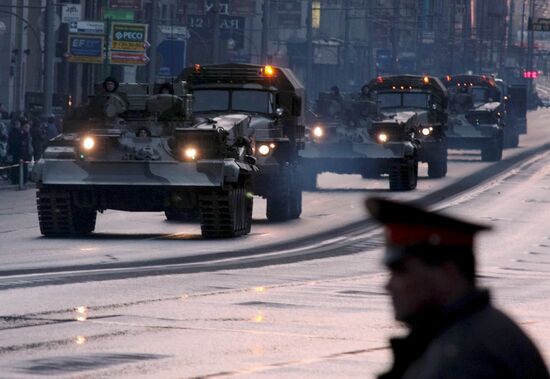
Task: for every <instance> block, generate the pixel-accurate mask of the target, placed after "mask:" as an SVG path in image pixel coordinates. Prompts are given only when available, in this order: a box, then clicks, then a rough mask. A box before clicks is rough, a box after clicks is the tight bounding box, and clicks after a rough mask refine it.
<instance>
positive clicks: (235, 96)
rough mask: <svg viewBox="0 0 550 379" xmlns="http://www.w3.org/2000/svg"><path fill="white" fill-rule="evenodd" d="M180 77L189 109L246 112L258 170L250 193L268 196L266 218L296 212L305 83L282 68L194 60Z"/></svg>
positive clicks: (210, 113)
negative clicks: (191, 104) (188, 95)
mask: <svg viewBox="0 0 550 379" xmlns="http://www.w3.org/2000/svg"><path fill="white" fill-rule="evenodd" d="M179 78H180V80H185V81H186V82H187V83H188V84H189V89H190V92H191V93H192V94H193V97H194V114H195V115H196V116H197V117H199V118H202V119H204V120H207V119H210V118H212V117H220V116H223V115H226V114H232V113H241V114H246V115H248V116H249V117H250V127H251V128H252V130H253V135H252V136H251V142H252V149H253V152H254V156H255V158H256V159H257V163H256V164H257V166H258V168H259V173H258V175H255V176H254V177H253V178H252V190H253V192H254V194H255V195H259V196H262V197H264V198H265V199H266V200H267V212H266V213H267V219H268V220H269V221H275V222H276V221H286V220H290V219H296V218H298V217H300V214H301V212H302V189H301V187H300V183H299V159H298V151H299V150H300V149H302V148H303V145H304V131H305V127H304V122H303V113H304V112H303V101H302V99H303V96H304V87H303V85H302V84H301V83H300V81H299V80H298V79H297V78H296V76H295V75H294V73H293V72H292V71H291V70H290V69H287V68H282V67H274V66H261V65H254V64H235V63H231V64H219V65H204V66H201V65H195V66H194V67H189V68H187V69H185V70H184V71H183V72H182V73H181V75H180V77H179Z"/></svg>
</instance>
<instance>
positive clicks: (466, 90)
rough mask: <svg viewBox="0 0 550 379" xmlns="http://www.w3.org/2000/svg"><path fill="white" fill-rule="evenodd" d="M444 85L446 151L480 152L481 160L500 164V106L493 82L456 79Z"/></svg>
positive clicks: (448, 79) (485, 78)
mask: <svg viewBox="0 0 550 379" xmlns="http://www.w3.org/2000/svg"><path fill="white" fill-rule="evenodd" d="M444 83H445V85H446V86H447V90H448V91H449V126H448V128H447V130H446V132H445V134H446V136H447V142H448V146H449V148H453V149H461V150H481V160H483V161H499V160H501V159H502V148H503V140H504V135H503V114H504V106H503V104H502V103H501V102H500V100H499V99H500V98H501V94H500V91H499V89H498V87H497V86H496V83H495V81H494V79H493V78H491V77H488V76H485V75H456V76H452V77H451V76H447V77H445V78H444Z"/></svg>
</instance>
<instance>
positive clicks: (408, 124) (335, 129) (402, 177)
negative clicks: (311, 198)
mask: <svg viewBox="0 0 550 379" xmlns="http://www.w3.org/2000/svg"><path fill="white" fill-rule="evenodd" d="M376 85H377V83H376V82H371V83H370V84H368V85H367V86H365V87H363V93H362V94H361V96H359V97H349V96H343V98H342V99H341V100H338V103H339V104H338V106H336V105H334V104H330V102H334V101H335V99H331V98H329V97H327V96H324V95H321V96H320V98H319V100H318V106H317V110H318V113H315V115H314V117H312V119H311V120H310V122H309V125H308V127H307V131H308V133H307V142H306V148H305V150H304V151H303V152H301V156H302V162H303V171H304V173H303V186H304V188H305V189H309V190H313V189H315V188H316V185H317V175H318V174H319V173H322V172H335V173H339V174H361V175H362V176H363V177H364V178H372V177H378V176H380V175H381V174H386V173H387V174H389V184H390V189H391V190H400V191H402V190H412V189H414V188H416V183H417V177H418V151H419V146H420V145H419V142H418V141H417V140H416V138H415V137H414V135H415V133H416V128H417V127H418V123H419V118H418V115H417V114H416V113H415V112H411V111H403V112H399V113H395V112H388V113H387V114H386V113H384V112H380V111H379V109H378V107H377V101H378V100H377V93H376V91H375V90H374V88H375V87H376ZM371 88H373V89H372V90H371ZM331 109H336V110H337V112H332V111H331Z"/></svg>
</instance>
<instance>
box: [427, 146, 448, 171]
mask: <svg viewBox="0 0 550 379" xmlns="http://www.w3.org/2000/svg"><path fill="white" fill-rule="evenodd" d="M445 175H447V149H446V148H445V149H441V151H439V152H438V153H437V154H434V156H433V157H432V158H431V159H430V160H429V161H428V177H430V178H443V177H444V176H445Z"/></svg>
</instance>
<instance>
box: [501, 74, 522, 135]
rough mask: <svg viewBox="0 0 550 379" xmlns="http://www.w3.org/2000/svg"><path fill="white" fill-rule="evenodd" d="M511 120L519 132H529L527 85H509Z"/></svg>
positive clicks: (508, 105) (508, 109) (508, 107)
mask: <svg viewBox="0 0 550 379" xmlns="http://www.w3.org/2000/svg"><path fill="white" fill-rule="evenodd" d="M506 111H507V112H508V117H509V119H510V122H512V124H513V125H514V127H515V128H516V129H517V130H518V132H519V134H527V85H526V84H515V83H513V84H510V85H509V86H508V104H507V109H506Z"/></svg>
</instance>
